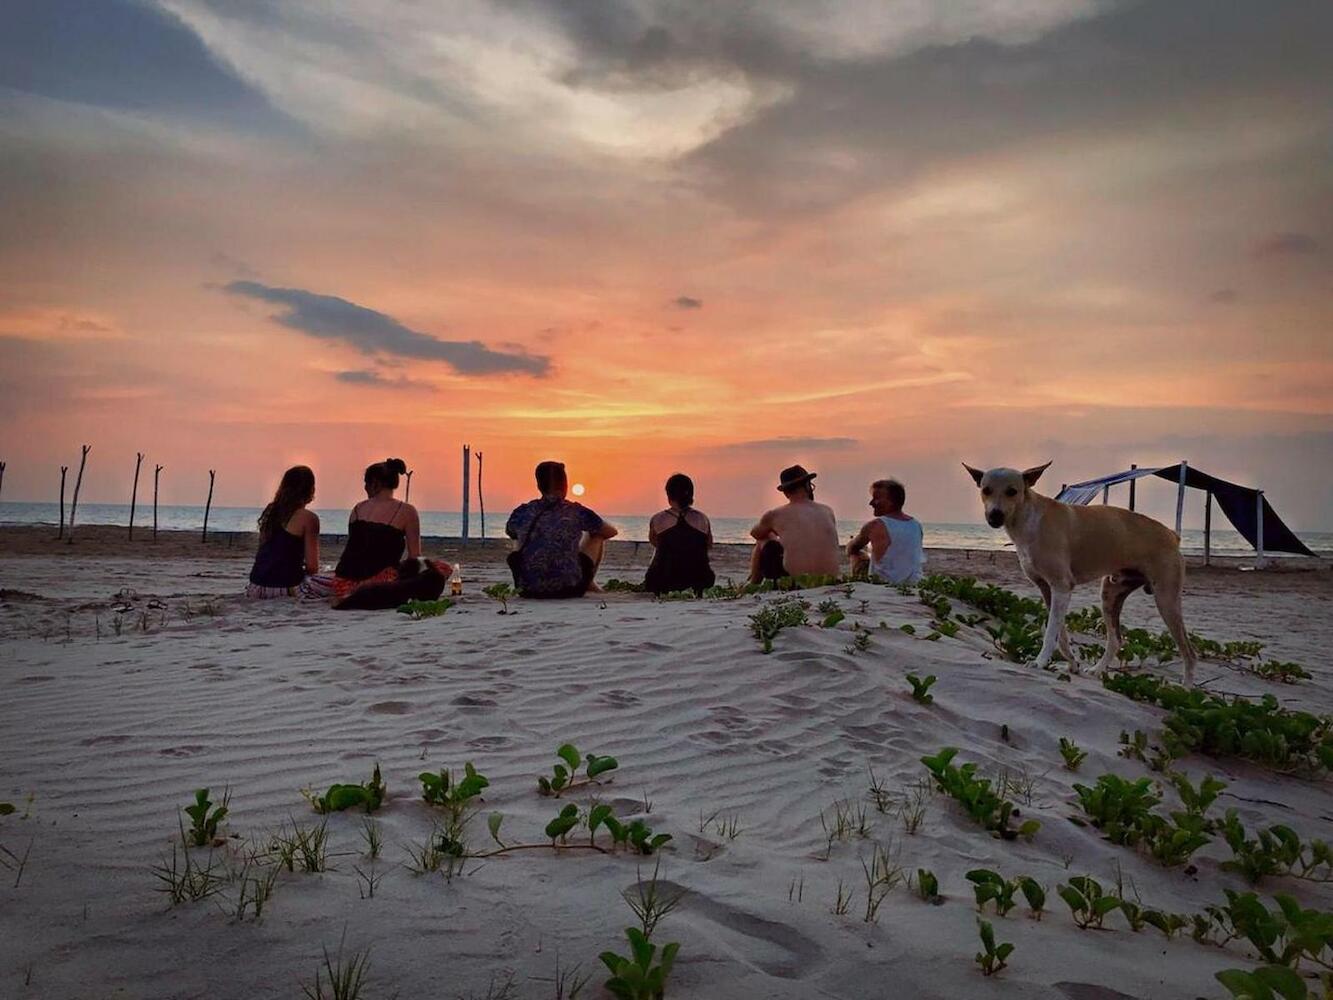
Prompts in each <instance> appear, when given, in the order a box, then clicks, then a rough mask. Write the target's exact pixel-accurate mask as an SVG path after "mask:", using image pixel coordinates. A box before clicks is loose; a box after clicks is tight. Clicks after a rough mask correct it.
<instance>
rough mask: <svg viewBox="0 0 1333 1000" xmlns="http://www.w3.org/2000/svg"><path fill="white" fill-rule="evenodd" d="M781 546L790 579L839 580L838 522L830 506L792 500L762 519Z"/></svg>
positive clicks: (783, 560)
mask: <svg viewBox="0 0 1333 1000" xmlns="http://www.w3.org/2000/svg"><path fill="white" fill-rule="evenodd" d="M759 523H760V524H765V523H767V524H768V525H769V526H770V527H771V528H772V529H773V531H774V533H775V534H776V535H777V536H778V540H779V541H781V542H782V550H783V553H782V563H783V565H784V566H785V567H786V570H787V573H788V574H789V575H791V576H804V575H806V574H818V575H821V576H837V575H838V573H839V572H840V571H841V569H842V566H841V559H840V558H839V557H840V554H841V545H840V544H839V540H838V519H837V518H836V517H835V516H834V514H833V508H832V507H830V506H828V504H822V503H818V502H816V501H814V500H804V499H799V498H798V499H793V500H791V501H789V502H788V503H785V504H783V505H782V506H781V507H775V508H774V509H773V510H770V511H769V512H768V513H766V514H765V515H764V516H763V517H762V518H760V519H759Z"/></svg>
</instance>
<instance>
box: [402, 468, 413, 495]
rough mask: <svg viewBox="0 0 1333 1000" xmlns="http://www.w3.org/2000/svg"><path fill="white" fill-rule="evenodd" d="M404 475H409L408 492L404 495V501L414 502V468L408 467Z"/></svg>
mask: <svg viewBox="0 0 1333 1000" xmlns="http://www.w3.org/2000/svg"><path fill="white" fill-rule="evenodd" d="M404 475H406V476H407V492H406V493H405V494H404V495H403V503H411V502H412V470H411V469H408V470H407V472H406V473H404Z"/></svg>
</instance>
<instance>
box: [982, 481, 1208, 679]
mask: <svg viewBox="0 0 1333 1000" xmlns="http://www.w3.org/2000/svg"><path fill="white" fill-rule="evenodd" d="M1050 464H1051V463H1050V462H1047V463H1046V465H1039V466H1037V467H1036V468H1032V469H1028V470H1027V471H1025V472H1019V471H1017V470H1016V469H991V470H990V471H989V472H982V471H981V470H980V469H974V468H972V466H970V465H967V464H966V463H964V465H963V467H964V468H965V469H967V471H968V472H970V473H971V474H972V478H973V479H974V480H975V481H976V484H977V485H978V486H979V487H981V503H982V506H983V507H984V508H985V511H986V523H987V524H989V525H990V526H991V527H992V528H1004V530H1005V531H1006V532H1008V534H1009V537H1010V538H1012V539H1013V542H1014V548H1015V549H1017V550H1018V562H1019V565H1021V566H1022V567H1023V572H1024V573H1025V574H1027V578H1028V579H1029V580H1031V581H1032V582H1033V583H1034V584H1036V586H1037V589H1038V590H1040V591H1041V596H1042V600H1043V601H1045V602H1046V610H1047V618H1046V634H1045V636H1044V639H1043V642H1042V645H1041V653H1040V654H1039V655H1038V656H1037V660H1036V663H1035V664H1034V665H1035V666H1038V667H1045V666H1046V665H1047V664H1048V663H1050V662H1051V656H1052V655H1053V654H1054V653H1055V650H1056V647H1057V645H1058V646H1059V649H1060V652H1061V653H1063V654H1064V658H1065V659H1066V660H1068V661H1069V669H1070V671H1071V672H1072V673H1078V660H1077V659H1076V658H1075V657H1074V655H1073V652H1072V650H1070V648H1069V633H1068V631H1067V629H1066V628H1065V615H1066V614H1067V613H1068V611H1069V598H1070V595H1071V593H1072V592H1073V589H1074V588H1075V587H1076V586H1078V585H1079V584H1080V583H1090V582H1092V581H1093V580H1097V579H1100V580H1101V581H1102V614H1103V616H1104V617H1105V618H1106V652H1105V654H1104V655H1103V656H1102V658H1101V660H1100V662H1098V664H1097V671H1098V672H1099V673H1104V672H1105V671H1107V670H1109V669H1110V668H1111V666H1112V665H1113V664H1114V663H1115V662H1116V653H1117V652H1118V651H1119V649H1120V609H1121V608H1123V607H1124V605H1125V598H1127V597H1128V596H1129V595H1130V594H1132V593H1133V592H1134V591H1135V590H1137V589H1138V588H1139V587H1142V588H1143V589H1144V590H1145V591H1146V592H1147V593H1149V594H1152V595H1153V596H1154V597H1155V598H1156V600H1157V610H1158V612H1159V613H1160V614H1161V616H1162V621H1164V622H1165V623H1166V627H1167V628H1168V629H1169V630H1170V632H1171V636H1172V638H1173V639H1175V641H1176V646H1177V648H1179V650H1180V655H1181V658H1182V659H1183V660H1184V661H1185V676H1184V682H1185V685H1186V687H1190V686H1193V684H1194V662H1195V657H1194V647H1193V646H1191V645H1190V640H1189V634H1188V633H1187V632H1186V631H1185V619H1184V616H1183V615H1182V614H1181V610H1180V598H1181V591H1182V590H1183V588H1184V584H1185V560H1184V558H1183V557H1182V556H1181V554H1180V539H1179V538H1177V537H1176V533H1175V532H1174V531H1172V530H1170V529H1169V528H1167V527H1166V526H1165V525H1163V524H1160V523H1158V522H1157V521H1154V520H1153V519H1152V518H1150V517H1144V516H1143V515H1142V514H1136V513H1134V512H1133V511H1129V510H1125V509H1124V508H1122V507H1110V506H1105V505H1103V506H1097V507H1081V506H1075V505H1072V504H1066V503H1060V502H1059V501H1057V500H1052V499H1051V498H1050V497H1045V496H1042V495H1041V494H1040V493H1036V492H1034V491H1033V489H1032V487H1033V486H1035V485H1036V483H1037V480H1038V479H1040V478H1041V474H1042V473H1043V472H1045V471H1046V469H1047V467H1049V466H1050Z"/></svg>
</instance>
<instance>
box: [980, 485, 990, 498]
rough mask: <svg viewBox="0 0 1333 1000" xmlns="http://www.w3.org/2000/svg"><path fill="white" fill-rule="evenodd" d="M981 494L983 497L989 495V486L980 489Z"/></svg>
mask: <svg viewBox="0 0 1333 1000" xmlns="http://www.w3.org/2000/svg"><path fill="white" fill-rule="evenodd" d="M981 495H982V496H983V497H988V496H990V487H989V486H987V487H986V488H985V489H984V490H982V491H981Z"/></svg>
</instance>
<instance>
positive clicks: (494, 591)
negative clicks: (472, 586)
mask: <svg viewBox="0 0 1333 1000" xmlns="http://www.w3.org/2000/svg"><path fill="white" fill-rule="evenodd" d="M481 592H482V593H483V594H485V595H486V596H487V597H489V598H490V599H491V600H493V601H499V602H500V610H499V611H497V612H496V614H500V615H507V614H509V602H510V601H511V600H513V599H514V598H515V597H517V596H518V591H516V590H515V589H514V588H513V586H512V585H511V584H508V583H494V584H491V586H489V587H483V588H482V591H481Z"/></svg>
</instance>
